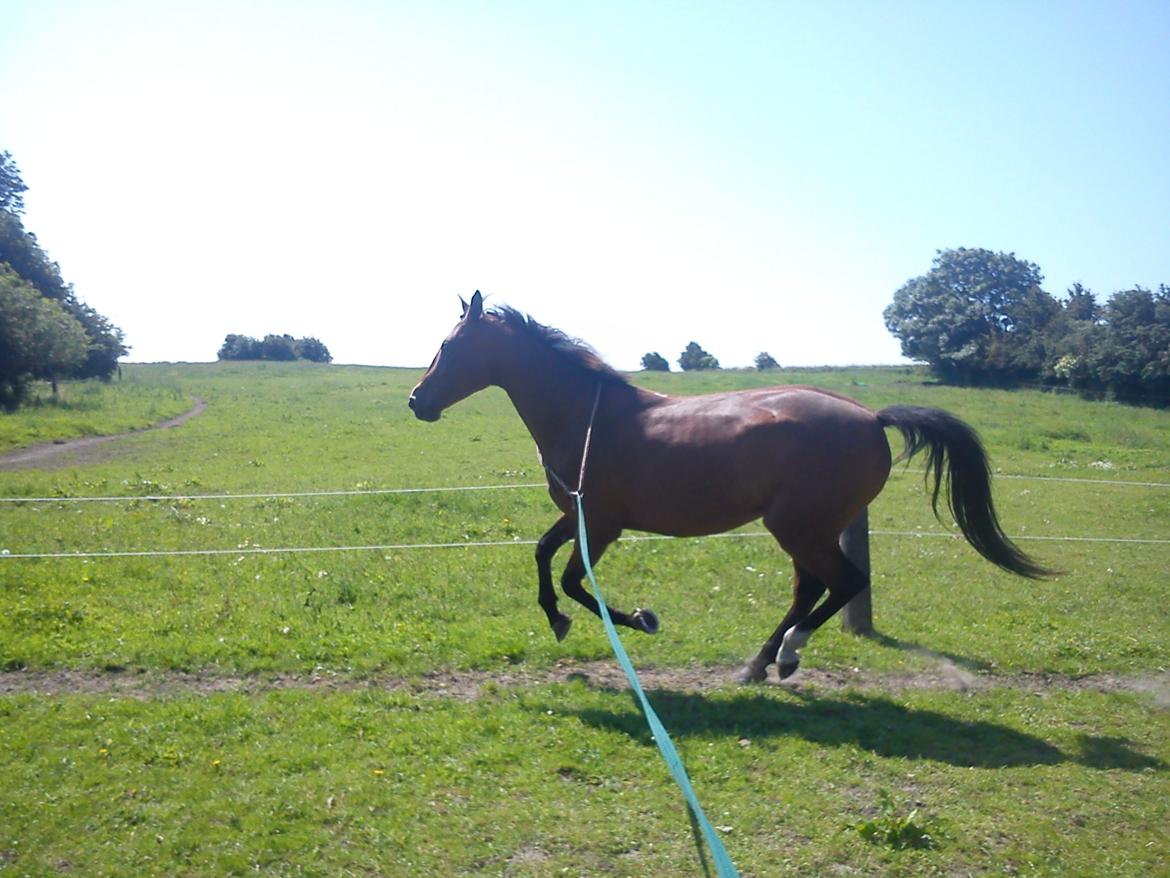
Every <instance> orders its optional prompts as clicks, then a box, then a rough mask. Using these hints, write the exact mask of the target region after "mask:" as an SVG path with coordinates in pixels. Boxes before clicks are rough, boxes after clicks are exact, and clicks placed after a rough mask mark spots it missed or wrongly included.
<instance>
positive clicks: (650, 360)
mask: <svg viewBox="0 0 1170 878" xmlns="http://www.w3.org/2000/svg"><path fill="white" fill-rule="evenodd" d="M642 368H643V369H645V370H646V371H647V372H669V371H670V363H668V362H666V357H664V356H662V354H660V353H658V351H653V352H651V353H649V354H643V355H642Z"/></svg>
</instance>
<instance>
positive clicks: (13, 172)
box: [0, 150, 28, 216]
mask: <svg viewBox="0 0 1170 878" xmlns="http://www.w3.org/2000/svg"><path fill="white" fill-rule="evenodd" d="M27 191H28V187H27V186H25V185H24V180H22V179H20V169H19V168H17V167H16V162H14V161H13V160H12V153H10V152H8V151H7V150H6V151H4V152H0V210H3V211H6V212H8V213H12V214H16V215H17V216H19V215H20V214H22V213H24V198H23V195H24V193H25V192H27Z"/></svg>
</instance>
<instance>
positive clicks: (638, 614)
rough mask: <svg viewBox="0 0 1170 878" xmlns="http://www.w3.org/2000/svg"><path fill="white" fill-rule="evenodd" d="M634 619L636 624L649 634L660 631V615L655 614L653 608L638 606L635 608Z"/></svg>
mask: <svg viewBox="0 0 1170 878" xmlns="http://www.w3.org/2000/svg"><path fill="white" fill-rule="evenodd" d="M633 619H634V622H635V624H637V626H638V627H639V628H641V629H642V630H643V631H645V632H646V633H647V634H657V633H658V617H657V616H655V615H654V611H653V610H644V609H642V608H641V607H638V608H637V609H636V610H634V615H633Z"/></svg>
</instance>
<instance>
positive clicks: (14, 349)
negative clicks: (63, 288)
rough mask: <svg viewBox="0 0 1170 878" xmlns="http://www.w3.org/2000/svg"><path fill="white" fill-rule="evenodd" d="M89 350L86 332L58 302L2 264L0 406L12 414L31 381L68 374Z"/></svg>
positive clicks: (0, 265)
mask: <svg viewBox="0 0 1170 878" xmlns="http://www.w3.org/2000/svg"><path fill="white" fill-rule="evenodd" d="M87 349H88V339H87V337H86V334H85V329H84V327H82V325H81V324H80V323H79V322H78V321H77V320H76V319H75V318H74V317H73V316H71V315H70V314H69V313H68V312H67V311H66V310H65V309H64V308H62V307H61V305H60V304H58V303H57V302H54V301H52V300H51V299H46V298H45V297H44V296H42V295H41V294H40V292H39V291H38V290H37V289H36V288H35V287H33V286H32V284H30V283H28V282H27V281H25V280H23V279H22V278H21V277H20V276H19V275H17V274H16V272H14V271H13V270H12V269H11V268H9V267H8V266H7V265H2V264H0V406H3V407H4V408H5V409H7V410H9V411H11V410H12V409H15V408H16V407H17V406H19V405H20V403H21V402H22V401H23V400H24V399H25V397H26V396H27V394H28V385H29V383H30V382H31V381H34V380H37V379H40V380H45V381H52V382H54V390H55V389H56V380H57V379H58V378H60V377H63V376H65V375H69V374H71V373H72V372H73V371H74V370H76V369H77V368H78V367H79V366H80V365H81V364H82V363H83V362H84V361H85V356H86V352H87Z"/></svg>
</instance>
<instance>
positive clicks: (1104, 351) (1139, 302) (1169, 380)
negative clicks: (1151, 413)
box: [1087, 284, 1170, 397]
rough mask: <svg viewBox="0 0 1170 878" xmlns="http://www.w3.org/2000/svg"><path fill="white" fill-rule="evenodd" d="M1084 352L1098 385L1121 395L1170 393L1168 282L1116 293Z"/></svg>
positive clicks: (1107, 305) (1160, 395)
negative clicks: (1153, 286)
mask: <svg viewBox="0 0 1170 878" xmlns="http://www.w3.org/2000/svg"><path fill="white" fill-rule="evenodd" d="M1101 319H1102V321H1103V325H1102V326H1101V327H1100V328H1099V330H1098V331H1097V332H1096V333H1095V334H1094V336H1093V344H1092V346H1091V347H1090V349H1089V350H1088V352H1087V359H1088V361H1089V362H1088V366H1089V369H1090V371H1091V374H1092V376H1093V378H1094V380H1095V383H1097V384H1098V385H1099V386H1101V387H1104V388H1106V389H1108V390H1111V391H1113V392H1114V393H1118V394H1120V395H1123V396H1127V397H1133V396H1142V395H1152V396H1158V397H1170V287H1167V286H1165V285H1164V284H1163V285H1162V286H1160V287H1159V288H1158V292H1157V293H1152V292H1150V291H1149V290H1147V289H1144V288H1142V287H1135V288H1134V289H1132V290H1122V291H1120V292H1116V293H1114V294H1113V295H1112V296H1110V297H1109V301H1108V302H1106V303H1105V307H1104V308H1103V309H1102V312H1101Z"/></svg>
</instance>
